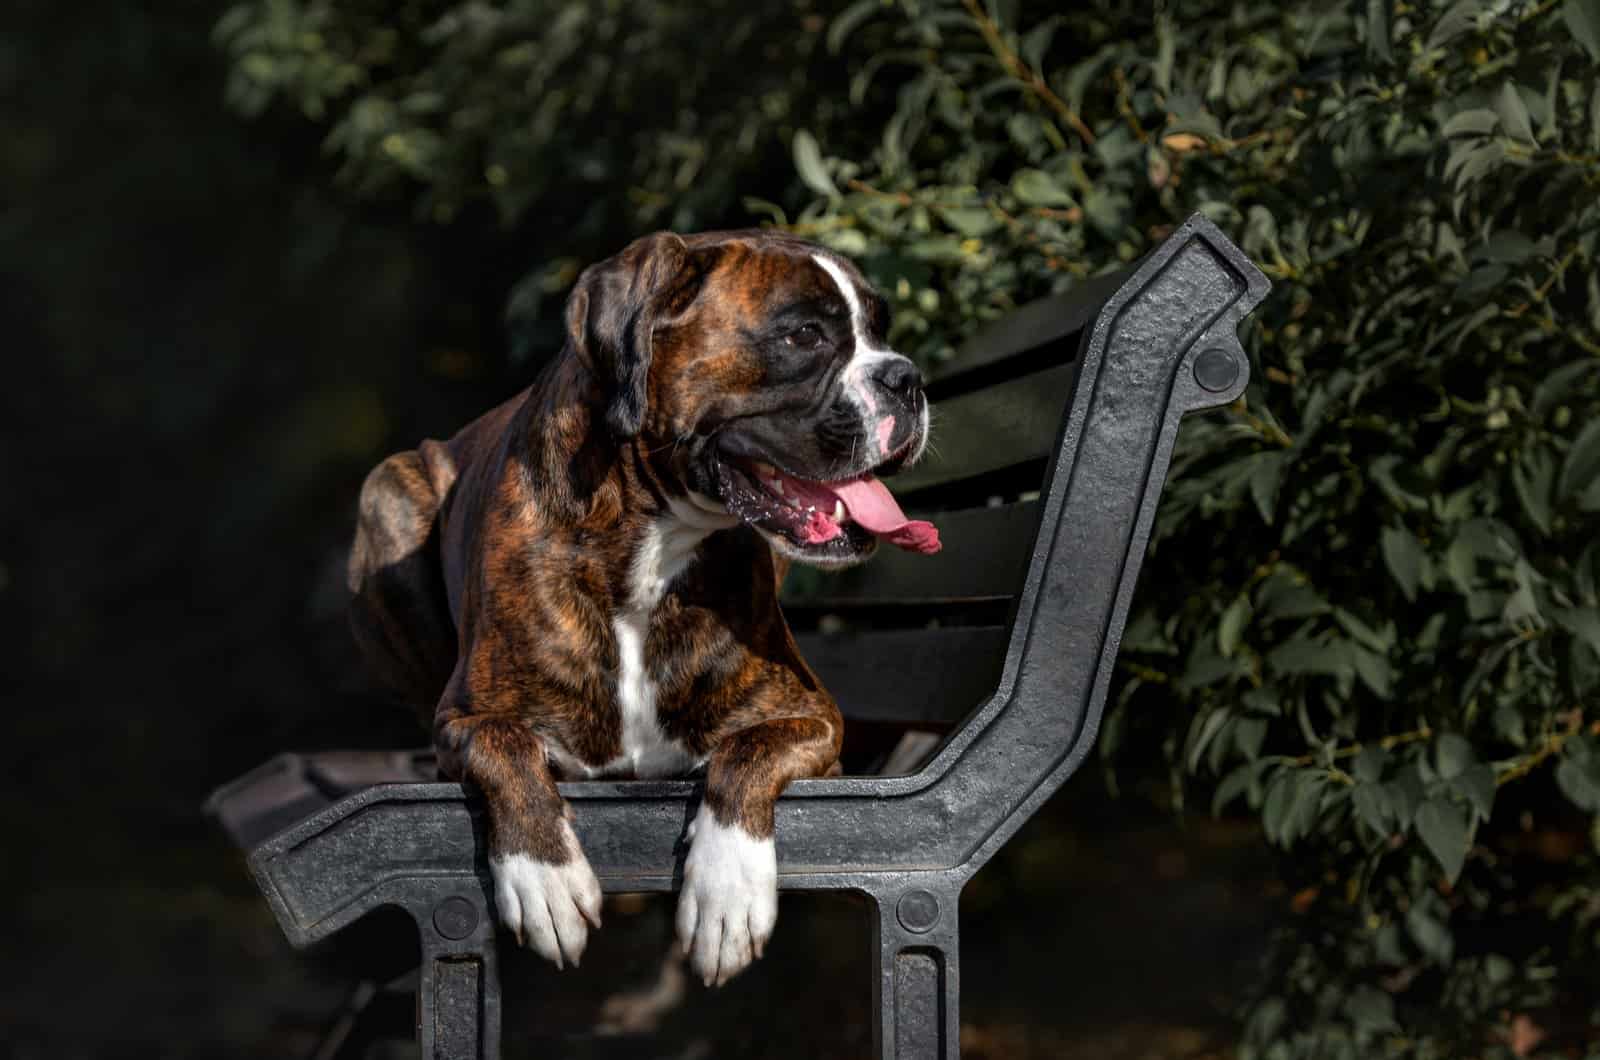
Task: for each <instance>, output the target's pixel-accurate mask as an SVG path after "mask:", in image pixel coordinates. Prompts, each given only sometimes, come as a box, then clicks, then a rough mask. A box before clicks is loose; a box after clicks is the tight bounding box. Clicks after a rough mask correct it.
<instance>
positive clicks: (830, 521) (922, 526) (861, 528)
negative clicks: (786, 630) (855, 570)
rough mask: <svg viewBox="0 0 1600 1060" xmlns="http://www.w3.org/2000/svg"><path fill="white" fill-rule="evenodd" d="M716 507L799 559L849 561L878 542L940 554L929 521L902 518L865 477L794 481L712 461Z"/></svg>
mask: <svg viewBox="0 0 1600 1060" xmlns="http://www.w3.org/2000/svg"><path fill="white" fill-rule="evenodd" d="M717 477H718V480H719V481H718V485H719V487H720V488H721V493H722V502H723V503H724V504H725V505H727V507H728V510H729V511H730V512H732V513H733V514H734V515H736V516H738V517H739V518H741V519H743V520H744V521H745V522H747V523H750V524H751V525H752V526H754V527H756V528H757V529H759V530H763V531H765V532H766V533H767V534H769V535H772V536H777V537H780V538H781V539H782V540H783V541H784V542H785V543H787V544H788V545H790V546H791V547H792V549H793V551H794V552H795V554H796V555H797V557H798V558H802V559H812V560H821V561H823V562H827V561H829V560H832V561H835V562H848V561H850V560H853V559H856V558H859V557H861V556H865V555H866V554H867V553H868V552H870V551H871V550H872V546H873V543H874V542H875V541H877V540H879V539H882V540H884V541H887V542H888V543H889V544H891V545H895V546H897V547H899V548H903V549H906V550H908V551H911V552H920V553H922V554H923V555H932V554H933V553H935V552H938V551H939V531H938V529H936V528H935V527H934V525H933V524H932V523H929V522H924V521H923V520H920V519H907V518H906V515H905V513H904V512H902V511H901V510H900V505H899V504H898V503H897V502H896V501H895V499H894V495H893V494H891V493H890V492H889V489H888V487H886V486H885V485H884V484H883V483H882V482H880V481H879V480H878V479H877V478H876V477H875V476H873V475H872V474H871V473H867V474H863V475H857V476H856V477H854V478H850V479H845V480H843V481H839V482H815V481H811V480H809V479H803V478H799V477H797V476H795V475H792V474H790V473H788V472H786V471H783V470H781V469H780V468H778V467H776V466H774V465H772V464H770V463H766V462H764V461H761V460H750V459H745V458H742V457H736V458H732V459H724V460H720V461H718V476H717Z"/></svg>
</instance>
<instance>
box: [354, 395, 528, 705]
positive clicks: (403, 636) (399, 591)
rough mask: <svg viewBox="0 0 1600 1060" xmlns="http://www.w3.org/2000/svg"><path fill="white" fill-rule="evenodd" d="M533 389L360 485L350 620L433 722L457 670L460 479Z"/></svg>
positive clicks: (385, 677)
mask: <svg viewBox="0 0 1600 1060" xmlns="http://www.w3.org/2000/svg"><path fill="white" fill-rule="evenodd" d="M526 398H527V391H523V392H522V393H520V394H518V395H517V396H516V397H514V398H512V399H511V400H509V401H506V402H505V403H503V404H501V405H500V406H499V407H497V408H495V409H492V410H490V411H489V412H487V413H485V414H484V415H482V416H480V417H478V418H477V419H476V420H474V421H472V422H471V423H469V424H467V426H465V427H463V428H462V429H461V431H460V432H459V433H457V434H456V435H455V437H453V438H451V439H450V440H449V441H448V442H436V441H432V440H428V441H424V442H423V443H422V444H421V445H419V446H418V447H417V448H415V449H408V450H406V451H405V452H401V453H395V454H394V455H393V456H391V457H389V458H388V459H386V460H384V461H383V463H381V464H379V465H378V466H377V467H375V468H373V469H372V471H371V473H370V474H368V475H367V478H366V481H365V482H364V483H363V484H362V487H361V499H360V502H359V505H358V508H357V513H356V532H355V540H354V541H353V542H352V544H351V546H350V560H349V565H348V567H347V568H346V583H347V584H348V586H349V588H350V592H351V594H352V598H351V602H350V628H351V631H352V632H353V633H354V634H355V639H356V643H357V645H358V646H359V647H360V649H361V653H362V655H363V656H365V658H366V660H367V665H368V666H369V667H370V668H371V670H372V672H373V674H374V675H375V676H376V677H377V678H378V679H379V680H380V681H382V682H383V683H384V685H385V686H387V687H388V688H389V689H390V690H391V691H392V692H394V693H395V694H397V695H399V696H400V697H401V698H402V699H403V700H404V701H405V702H406V703H407V704H408V705H409V706H411V707H413V708H414V709H415V710H416V712H417V716H418V718H419V719H420V720H421V722H422V724H423V726H424V727H425V728H429V729H431V728H432V725H433V713H434V708H435V706H436V705H437V704H438V702H439V696H440V694H441V693H442V692H443V691H444V686H445V684H446V682H448V681H449V679H450V673H451V671H452V670H453V669H454V668H455V664H456V652H457V635H456V622H455V618H454V608H453V607H452V606H451V600H450V594H449V591H448V582H447V577H446V567H445V555H444V549H445V541H444V537H445V524H446V522H447V521H448V514H449V508H450V503H451V500H452V497H453V495H454V493H455V484H456V480H457V478H459V477H460V476H461V475H462V474H469V473H471V471H472V470H473V469H472V468H470V467H468V466H463V461H467V460H471V459H472V454H479V455H480V456H481V455H482V454H483V453H484V451H485V450H486V449H489V450H491V451H492V447H488V446H484V445H482V444H474V443H475V442H480V441H481V439H482V438H483V437H488V436H493V435H495V434H499V433H503V432H504V431H505V426H506V423H507V421H508V420H510V418H511V417H512V416H513V415H515V414H516V411H517V410H518V409H519V408H521V407H522V405H523V403H524V401H525V400H526Z"/></svg>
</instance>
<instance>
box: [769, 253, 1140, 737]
mask: <svg viewBox="0 0 1600 1060" xmlns="http://www.w3.org/2000/svg"><path fill="white" fill-rule="evenodd" d="M1133 271H1134V266H1128V267H1125V268H1123V269H1120V270H1117V271H1115V272H1113V273H1109V274H1106V275H1103V276H1099V277H1095V278H1092V279H1089V280H1085V281H1083V282H1081V283H1079V284H1077V285H1075V286H1074V287H1073V288H1072V290H1071V291H1069V292H1067V293H1065V294H1062V295H1058V296H1056V297H1052V298H1047V299H1044V300H1042V301H1038V302H1033V303H1030V304H1029V305H1026V306H1023V307H1022V308H1020V309H1017V310H1015V311H1013V312H1011V313H1009V314H1007V315H1006V316H1004V317H1002V318H1000V319H999V320H998V321H996V322H995V323H994V324H992V325H990V326H989V327H987V328H985V329H983V330H981V331H980V332H979V333H978V334H976V335H975V336H974V337H973V338H972V339H971V340H969V341H968V342H967V343H965V344H964V345H963V346H962V347H961V348H960V349H959V350H958V351H957V352H956V354H955V356H954V357H952V358H951V359H950V360H949V361H947V362H945V363H943V364H941V365H938V366H937V367H935V368H934V369H933V370H932V371H931V372H930V373H929V382H928V386H927V393H928V398H929V401H930V402H931V403H932V406H933V417H932V421H933V425H934V426H933V431H932V443H931V445H930V446H929V449H928V452H927V454H926V456H925V457H924V459H923V460H922V462H920V463H919V464H917V465H916V466H915V467H913V468H911V469H910V470H908V471H905V472H902V473H901V474H899V475H897V476H895V477H894V478H892V479H889V480H887V481H888V483H889V485H890V487H891V489H893V491H894V493H895V495H896V496H897V497H898V498H899V499H900V501H901V504H902V505H903V506H904V507H906V509H907V510H908V511H910V512H912V513H913V515H914V517H921V518H928V519H931V520H933V521H934V522H935V523H936V524H937V525H938V527H939V533H940V537H941V539H942V541H943V543H944V550H943V551H942V552H941V553H940V554H939V555H938V556H937V557H934V558H932V559H929V558H928V557H924V556H919V555H915V554H912V553H906V552H900V551H899V550H896V549H892V548H885V549H880V550H879V553H878V555H877V556H875V557H874V558H873V559H872V561H871V562H870V563H868V564H866V565H864V566H861V567H856V568H852V569H850V570H847V571H842V572H826V573H825V572H820V571H814V570H808V569H803V568H801V569H796V570H793V571H791V573H790V575H789V578H788V581H787V583H786V584H785V589H784V596H783V605H784V611H785V613H786V615H787V616H788V619H789V622H790V625H791V627H792V628H793V629H794V630H795V633H796V637H797V639H798V641H799V643H800V648H801V651H802V653H803V654H804V655H805V657H806V659H807V661H808V662H809V663H810V664H811V666H812V668H813V669H815V670H816V671H817V675H818V676H819V677H820V678H821V679H822V682H823V684H824V685H825V686H826V687H827V688H828V689H829V690H830V691H831V692H832V693H833V695H834V696H835V698H837V699H838V701H839V704H840V707H841V709H842V710H843V711H844V714H845V717H846V718H847V719H849V720H850V721H852V722H857V723H868V724H884V725H892V726H897V727H908V728H924V729H930V730H935V731H941V730H945V729H948V728H949V727H950V726H952V725H954V724H956V723H957V722H959V721H960V720H961V719H962V718H964V717H966V716H967V715H968V714H969V713H971V711H972V710H973V709H974V708H975V707H976V706H978V705H979V704H981V703H982V702H983V701H984V700H985V699H986V698H988V697H989V696H990V695H991V694H992V693H993V692H994V690H995V687H996V685H997V683H998V681H999V678H1000V671H1001V666H1002V664H1003V663H1004V661H1005V654H1006V645H1007V642H1008V640H1009V634H1010V627H1011V623H1012V621H1013V619H1014V617H1015V604H1016V600H1017V597H1018V594H1019V593H1020V592H1021V590H1022V586H1023V582H1024V576H1025V574H1026V573H1027V569H1028V562H1029V558H1030V554H1031V552H1032V548H1033V544H1034V540H1035V538H1036V536H1037V534H1038V529H1039V501H1038V496H1039V489H1040V487H1041V485H1042V484H1043V483H1044V481H1045V473H1046V465H1047V463H1048V462H1049V459H1050V457H1051V456H1052V454H1053V453H1054V452H1055V450H1056V447H1057V443H1058V442H1059V440H1060V436H1061V428H1062V422H1063V420H1064V418H1065V414H1066V410H1067V405H1068V402H1069V401H1070V400H1071V398H1072V395H1073V390H1074V386H1075V384H1076V380H1077V361H1078V354H1079V347H1080V343H1081V340H1082V337H1083V333H1084V331H1085V329H1086V328H1088V327H1089V326H1090V325H1092V324H1093V323H1094V321H1095V318H1096V316H1097V315H1098V313H1099V311H1100V307H1101V306H1102V305H1103V304H1104V303H1105V301H1106V299H1107V298H1109V297H1110V296H1111V295H1112V294H1114V293H1115V292H1116V291H1117V289H1118V288H1119V287H1121V286H1122V284H1123V282H1124V281H1125V280H1126V279H1127V278H1128V277H1129V276H1130V275H1131V274H1132V273H1133Z"/></svg>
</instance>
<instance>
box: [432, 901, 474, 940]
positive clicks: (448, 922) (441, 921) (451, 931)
mask: <svg viewBox="0 0 1600 1060" xmlns="http://www.w3.org/2000/svg"><path fill="white" fill-rule="evenodd" d="M433 926H434V929H435V930H436V931H438V932H439V934H441V935H443V936H444V937H445V938H447V939H451V940H452V941H458V940H460V939H464V938H466V937H467V936H468V935H470V934H472V932H473V929H474V928H476V927H477V926H478V907H477V906H475V905H473V904H472V903H471V902H469V901H467V900H466V899H465V898H462V897H461V896H460V895H452V896H451V897H449V898H446V899H445V900H444V901H442V902H440V903H439V904H438V905H436V906H434V908H433Z"/></svg>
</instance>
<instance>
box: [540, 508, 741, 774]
mask: <svg viewBox="0 0 1600 1060" xmlns="http://www.w3.org/2000/svg"><path fill="white" fill-rule="evenodd" d="M737 521H738V520H737V519H735V518H734V517H732V516H726V515H720V514H715V513H712V512H708V511H706V510H704V509H702V508H699V507H697V506H695V505H692V504H687V503H683V502H678V501H674V502H672V504H671V514H669V515H665V516H663V517H661V518H660V519H658V520H656V522H655V523H653V524H651V526H650V528H649V529H648V530H646V532H645V536H644V540H643V541H641V542H640V544H639V551H638V552H637V553H635V555H634V560H633V568H632V570H631V571H630V578H629V586H628V590H629V591H628V596H627V603H626V605H625V606H624V607H623V608H622V609H621V610H620V611H619V612H618V613H617V614H616V616H615V617H613V618H612V620H611V632H612V635H613V636H615V637H616V642H617V673H616V690H617V710H618V712H619V713H620V715H621V720H622V750H621V753H620V754H618V755H617V757H615V758H613V759H612V760H611V761H609V762H605V763H603V764H601V765H599V766H590V765H586V764H584V763H583V762H580V761H578V760H577V759H576V758H575V757H574V756H572V755H570V754H568V753H566V751H565V749H564V748H559V747H555V746H552V747H551V749H550V753H551V757H552V758H553V759H554V760H555V761H556V763H557V764H558V765H559V766H560V767H561V769H562V771H563V772H565V773H567V774H568V775H570V776H583V777H601V776H618V775H621V776H630V775H631V776H635V777H664V776H679V775H682V774H684V773H687V772H689V771H690V770H692V769H694V768H695V767H696V766H698V765H699V764H700V760H699V759H697V758H696V757H695V756H694V755H692V754H691V753H690V752H689V750H688V748H686V747H684V746H683V744H681V743H679V742H678V741H677V740H673V739H669V738H668V737H667V735H666V733H665V732H663V731H662V729H661V723H660V719H659V717H658V716H657V714H656V683H655V681H654V680H652V679H651V676H650V660H649V658H648V657H647V654H646V650H645V649H646V646H647V644H648V642H649V637H650V622H651V618H652V616H653V615H654V614H655V609H656V605H657V604H659V603H660V602H661V598H662V597H663V596H665V595H666V592H667V590H668V589H669V588H670V587H671V586H672V583H673V581H674V580H675V579H676V578H677V577H678V575H680V574H682V573H683V572H684V570H685V569H687V568H688V566H689V564H690V563H691V562H692V561H693V560H694V554H695V550H696V549H697V548H699V547H700V542H702V541H704V540H705V539H706V537H707V536H709V535H710V534H712V533H714V532H715V531H717V530H722V529H725V528H727V527H730V526H733V525H734V524H735V523H736V522H737Z"/></svg>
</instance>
